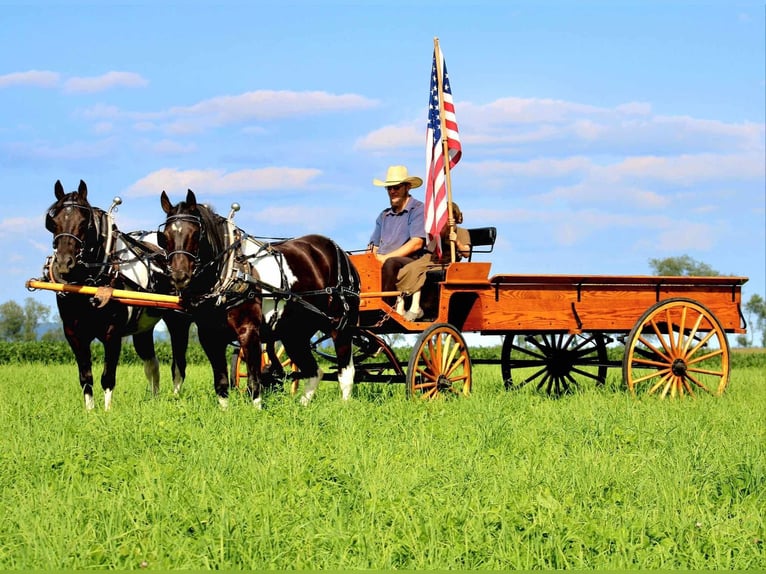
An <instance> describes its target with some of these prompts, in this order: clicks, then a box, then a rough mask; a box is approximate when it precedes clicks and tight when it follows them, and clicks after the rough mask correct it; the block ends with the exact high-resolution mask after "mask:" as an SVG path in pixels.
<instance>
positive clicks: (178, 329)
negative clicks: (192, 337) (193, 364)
mask: <svg viewBox="0 0 766 574" xmlns="http://www.w3.org/2000/svg"><path fill="white" fill-rule="evenodd" d="M163 320H164V321H165V324H166V325H167V326H168V332H169V333H170V346H171V347H172V349H173V366H172V367H171V374H172V376H173V394H174V395H178V394H179V393H180V392H181V386H182V385H183V384H184V380H185V379H186V350H187V349H188V347H189V329H190V328H191V320H189V319H188V318H186V317H184V316H182V315H180V314H177V313H170V314H168V315H166V316H165V317H163Z"/></svg>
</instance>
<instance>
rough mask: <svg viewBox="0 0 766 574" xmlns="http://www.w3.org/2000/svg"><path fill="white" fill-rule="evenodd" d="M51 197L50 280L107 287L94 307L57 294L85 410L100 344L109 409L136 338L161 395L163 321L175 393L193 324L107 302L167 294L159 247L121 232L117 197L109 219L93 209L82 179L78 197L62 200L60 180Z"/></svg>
mask: <svg viewBox="0 0 766 574" xmlns="http://www.w3.org/2000/svg"><path fill="white" fill-rule="evenodd" d="M54 194H55V196H56V202H55V203H54V204H53V205H51V206H50V208H49V209H48V211H47V214H46V217H45V227H46V228H47V229H48V231H50V232H51V233H52V234H53V249H54V252H53V255H52V257H50V258H49V261H48V263H47V265H46V267H47V269H46V275H47V276H48V278H49V279H51V280H52V281H54V282H56V283H72V284H77V285H93V286H97V287H104V290H103V291H102V290H100V289H99V293H98V294H97V295H96V298H94V299H93V300H90V299H89V298H87V297H84V296H83V295H80V294H77V293H57V294H56V304H57V306H58V310H59V315H60V316H61V321H62V323H63V327H64V335H65V336H66V339H67V341H68V342H69V346H70V347H71V348H72V352H73V353H74V356H75V360H76V361H77V368H78V370H79V374H80V385H81V387H82V392H83V397H84V399H85V407H86V409H88V410H92V409H93V408H94V406H95V402H94V400H93V372H92V357H91V348H90V345H91V342H92V341H93V340H94V339H96V338H98V339H99V340H100V341H101V342H102V343H103V345H104V370H103V372H102V375H101V387H102V388H103V390H104V409H105V410H109V408H110V407H111V403H112V393H113V391H114V385H115V376H116V372H117V362H118V360H119V356H120V350H121V348H122V337H124V336H127V335H133V345H134V347H135V349H136V353H137V354H138V356H139V357H141V359H143V361H144V374H145V375H146V377H147V379H148V381H149V383H150V384H151V386H152V391H153V393H154V394H157V393H158V392H159V381H160V372H159V361H158V360H157V357H156V355H155V351H154V336H153V332H154V327H155V325H156V324H157V322H158V321H159V320H160V319H162V320H164V321H165V324H166V325H167V327H168V331H169V333H170V337H171V346H172V349H173V365H172V376H173V383H174V390H175V392H176V393H178V392H179V391H180V388H181V385H182V384H183V380H184V378H185V376H186V349H187V346H188V342H189V328H190V326H191V319H190V318H189V317H188V316H186V315H185V314H183V313H181V312H179V311H173V310H169V309H153V308H149V307H136V306H132V305H124V304H122V303H118V302H116V301H110V300H109V290H108V288H109V287H112V288H120V289H130V290H142V291H152V292H163V291H164V292H166V293H167V292H169V290H170V285H169V281H168V279H167V275H166V274H164V273H163V272H162V270H161V268H160V267H158V265H157V264H156V263H155V262H154V260H155V259H156V258H157V257H158V256H159V257H160V259H162V257H161V251H160V249H159V247H158V246H157V245H156V242H155V243H154V244H152V242H151V241H150V237H149V234H146V233H144V232H134V233H130V234H124V233H121V232H120V231H119V230H118V229H117V227H116V226H115V225H114V223H113V221H112V215H111V211H112V209H113V208H114V207H115V206H116V205H118V204H119V202H120V200H119V198H115V205H113V206H112V208H111V209H110V210H109V212H105V211H103V210H102V209H99V208H97V207H93V206H92V205H91V204H90V203H88V187H87V186H86V184H85V182H84V181H82V180H80V186H79V187H78V189H77V191H73V192H71V193H65V192H64V188H63V186H62V185H61V181H57V182H56V185H55V186H54ZM99 298H100V299H99Z"/></svg>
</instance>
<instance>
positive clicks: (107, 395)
mask: <svg viewBox="0 0 766 574" xmlns="http://www.w3.org/2000/svg"><path fill="white" fill-rule="evenodd" d="M111 408H112V390H111V389H106V390H105V391H104V410H105V411H108V410H109V409H111Z"/></svg>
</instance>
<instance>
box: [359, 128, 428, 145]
mask: <svg viewBox="0 0 766 574" xmlns="http://www.w3.org/2000/svg"><path fill="white" fill-rule="evenodd" d="M414 145H425V128H423V126H422V125H420V126H419V127H417V126H416V125H415V124H414V123H413V124H410V125H398V126H384V127H382V128H380V129H377V130H375V131H373V132H370V133H369V134H367V135H366V136H364V137H362V138H359V139H358V140H357V141H356V143H355V144H354V149H358V150H380V149H392V148H399V147H410V146H414Z"/></svg>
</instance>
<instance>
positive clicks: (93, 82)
mask: <svg viewBox="0 0 766 574" xmlns="http://www.w3.org/2000/svg"><path fill="white" fill-rule="evenodd" d="M147 85H149V81H148V80H146V79H144V78H143V77H141V75H140V74H136V73H134V72H107V73H106V74H102V75H101V76H93V77H88V78H85V77H81V78H78V77H74V78H69V79H68V80H66V81H65V82H64V91H65V92H67V93H71V94H81V93H94V92H103V91H105V90H109V89H111V88H115V87H125V88H143V87H145V86H147Z"/></svg>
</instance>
